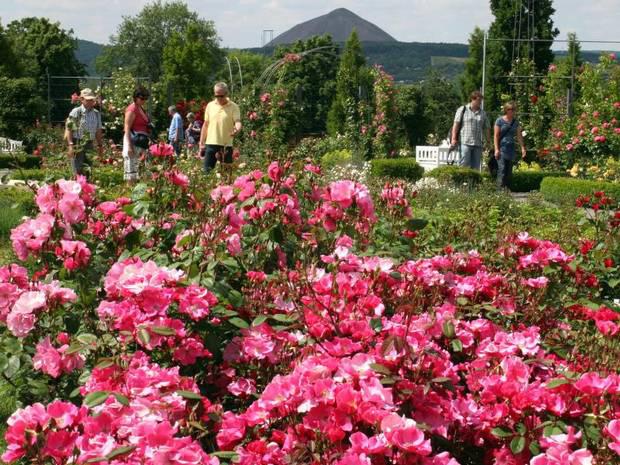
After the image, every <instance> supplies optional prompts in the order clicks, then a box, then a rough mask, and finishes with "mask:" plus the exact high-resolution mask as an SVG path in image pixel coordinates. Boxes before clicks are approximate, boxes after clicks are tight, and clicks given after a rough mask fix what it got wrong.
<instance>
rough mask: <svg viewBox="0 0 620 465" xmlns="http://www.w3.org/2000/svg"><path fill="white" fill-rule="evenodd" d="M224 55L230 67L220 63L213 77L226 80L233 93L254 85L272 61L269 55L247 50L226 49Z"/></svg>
mask: <svg viewBox="0 0 620 465" xmlns="http://www.w3.org/2000/svg"><path fill="white" fill-rule="evenodd" d="M226 56H227V58H228V60H229V61H230V69H229V68H228V65H227V64H226V63H222V65H221V66H219V68H218V71H217V73H216V78H215V79H216V80H218V81H224V82H226V83H227V84H228V86H229V87H230V88H231V89H232V90H233V91H234V93H235V94H239V93H240V92H241V90H242V89H250V88H251V87H252V86H254V85H255V84H256V83H257V81H258V78H259V77H260V76H261V75H262V74H263V72H264V71H265V69H266V68H267V67H268V66H269V65H270V64H271V63H272V62H273V59H272V58H271V57H267V56H265V55H261V54H258V53H252V52H249V51H247V50H228V51H227V53H226ZM231 73H232V81H231V79H230V76H231ZM242 81H243V82H242Z"/></svg>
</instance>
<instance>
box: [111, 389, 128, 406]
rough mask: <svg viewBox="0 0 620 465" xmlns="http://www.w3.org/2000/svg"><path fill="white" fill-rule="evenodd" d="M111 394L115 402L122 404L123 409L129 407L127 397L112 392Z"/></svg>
mask: <svg viewBox="0 0 620 465" xmlns="http://www.w3.org/2000/svg"><path fill="white" fill-rule="evenodd" d="M112 394H113V395H114V397H116V400H118V402H119V404H122V405H124V406H125V407H129V399H128V398H127V397H125V396H124V395H122V394H119V393H118V392H113V393H112Z"/></svg>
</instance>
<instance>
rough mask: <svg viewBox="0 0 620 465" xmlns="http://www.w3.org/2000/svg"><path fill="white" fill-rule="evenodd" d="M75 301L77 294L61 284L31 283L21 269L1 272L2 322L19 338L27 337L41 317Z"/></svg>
mask: <svg viewBox="0 0 620 465" xmlns="http://www.w3.org/2000/svg"><path fill="white" fill-rule="evenodd" d="M76 299H77V295H76V294H75V292H73V290H71V289H68V288H65V287H60V285H59V283H58V281H51V282H50V283H40V282H36V283H34V282H31V281H30V280H29V278H28V272H27V271H26V269H25V268H22V267H21V266H19V265H9V266H4V267H2V268H0V322H2V323H4V324H6V326H7V327H8V329H9V331H10V332H11V333H12V334H13V335H14V336H16V337H26V336H27V335H28V334H29V333H30V332H31V331H32V330H33V329H34V327H35V325H36V322H37V315H39V314H40V313H42V312H49V311H52V310H53V309H54V308H55V307H56V306H58V305H64V304H66V303H68V302H75V300H76Z"/></svg>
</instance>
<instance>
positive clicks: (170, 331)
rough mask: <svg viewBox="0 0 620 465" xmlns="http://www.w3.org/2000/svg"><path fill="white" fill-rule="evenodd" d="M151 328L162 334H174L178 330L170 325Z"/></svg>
mask: <svg viewBox="0 0 620 465" xmlns="http://www.w3.org/2000/svg"><path fill="white" fill-rule="evenodd" d="M149 329H150V330H151V331H152V332H154V333H155V334H159V335H160V336H174V335H175V334H176V331H175V330H174V329H172V328H170V327H168V326H150V327H149Z"/></svg>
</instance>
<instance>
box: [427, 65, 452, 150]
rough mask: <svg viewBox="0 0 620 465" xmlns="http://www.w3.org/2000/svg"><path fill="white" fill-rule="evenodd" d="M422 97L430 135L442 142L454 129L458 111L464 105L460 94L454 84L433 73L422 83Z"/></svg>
mask: <svg viewBox="0 0 620 465" xmlns="http://www.w3.org/2000/svg"><path fill="white" fill-rule="evenodd" d="M422 95H423V96H424V105H425V109H424V117H425V119H426V120H427V121H428V125H429V131H430V134H433V135H434V136H435V138H436V139H437V140H441V139H443V138H444V137H445V135H447V134H448V131H449V130H450V128H451V127H452V123H453V119H454V113H455V112H456V109H457V108H458V107H459V106H460V105H462V102H461V100H460V98H459V94H458V92H457V90H456V87H455V85H454V84H453V83H451V82H450V81H448V80H447V79H445V78H443V77H441V76H440V75H439V74H438V73H437V72H435V71H431V72H429V74H428V76H427V78H426V79H425V80H424V82H423V83H422ZM426 135H427V136H428V133H427V134H426Z"/></svg>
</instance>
